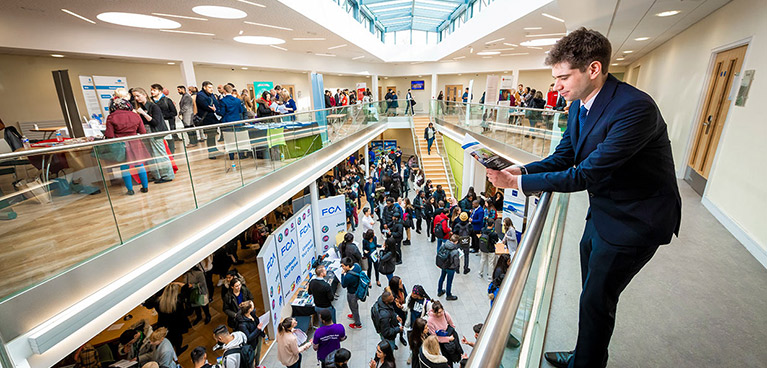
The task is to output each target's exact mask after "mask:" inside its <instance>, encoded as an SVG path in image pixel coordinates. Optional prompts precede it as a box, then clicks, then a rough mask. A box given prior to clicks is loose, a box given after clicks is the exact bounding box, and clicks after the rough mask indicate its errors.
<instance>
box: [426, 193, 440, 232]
mask: <svg viewBox="0 0 767 368" xmlns="http://www.w3.org/2000/svg"><path fill="white" fill-rule="evenodd" d="M424 196H425V198H426V202H424V205H423V218H424V220H426V237H427V238H433V235H432V233H433V232H434V215H435V213H436V210H437V206H436V202H434V198H433V197H429V193H424ZM432 241H434V240H432Z"/></svg>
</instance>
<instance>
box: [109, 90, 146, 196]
mask: <svg viewBox="0 0 767 368" xmlns="http://www.w3.org/2000/svg"><path fill="white" fill-rule="evenodd" d="M112 106H113V108H114V112H112V113H110V114H109V116H107V130H106V131H105V132H104V136H105V137H107V138H118V137H128V136H132V135H137V134H146V128H144V122H143V121H142V120H141V118H140V117H139V116H138V114H136V113H135V112H133V106H131V103H130V101H128V100H126V99H123V98H117V99H114V100H113V103H112ZM149 159H151V157H150V155H149V151H147V149H146V146H145V145H144V143H143V142H142V141H141V140H140V139H133V140H129V141H125V162H124V163H123V164H122V165H120V169H122V177H123V182H125V188H126V189H128V193H127V194H128V195H133V194H134V192H133V178H131V173H130V170H129V169H130V166H133V167H134V168H135V169H136V171H137V172H138V177H139V180H140V181H141V192H142V193H146V192H147V191H149V180H148V178H147V175H146V169H144V162H146V161H147V160H149Z"/></svg>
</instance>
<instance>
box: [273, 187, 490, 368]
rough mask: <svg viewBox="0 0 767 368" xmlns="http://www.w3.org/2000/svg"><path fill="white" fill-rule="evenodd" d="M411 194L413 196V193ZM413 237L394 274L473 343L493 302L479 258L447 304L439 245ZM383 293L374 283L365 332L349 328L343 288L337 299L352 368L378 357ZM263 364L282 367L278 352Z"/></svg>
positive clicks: (400, 360) (400, 362)
mask: <svg viewBox="0 0 767 368" xmlns="http://www.w3.org/2000/svg"><path fill="white" fill-rule="evenodd" d="M410 194H411V195H412V194H413V193H412V191H411V193H410ZM354 234H355V240H357V239H361V230H360V229H357V231H355V233H354ZM411 236H412V239H411V242H412V245H410V246H403V247H402V253H403V254H402V259H403V264H402V265H400V266H397V270H396V271H395V272H394V274H395V275H396V276H400V277H401V278H402V281H403V282H404V284H405V287H406V288H408V290H410V289H412V287H413V285H414V284H420V285H422V286H423V287H424V289H425V290H426V292H427V293H428V294H429V296H431V297H432V298H433V299H435V298H436V299H438V300H440V301H441V302H442V303H443V305H444V306H445V309H446V310H447V311H448V313H450V315H451V316H452V318H453V321H454V322H455V323H456V325H457V330H458V333H459V334H460V335H462V336H466V338H467V339H469V340H470V341H473V340H474V339H473V336H474V333H473V331H472V326H474V325H475V324H477V323H482V322H484V320H485V317H486V316H487V313H488V312H489V311H490V301H489V300H488V298H487V285H488V282H487V281H486V280H481V279H479V278H478V277H477V274H476V270H478V269H479V268H478V266H479V256H477V255H474V254H471V255H469V257H470V261H469V262H470V265H469V267H470V268H471V269H472V273H470V274H468V275H464V274H461V275H456V276H455V279H454V280H453V293H454V294H455V295H457V296H458V300H456V301H450V302H448V301H446V300H445V296H442V297H441V298H437V281H438V280H439V275H440V272H439V269H438V268H437V266H435V265H434V261H435V255H436V249H437V248H436V247H437V245H436V242H435V243H430V242H429V240H428V239H427V238H426V232H425V231H422V233H421V234H420V235H419V234H416V232H415V231H412V232H411ZM378 239H382V237H381V236H380V234H378ZM381 279H382V282H381V285H382V286H385V284H386V283H385V282H384V281H385V280H386V277H385V276H383V275H382V276H381ZM382 292H383V288H382V287H381V288H379V287H377V286H375V282H373V289H372V291H371V293H370V296H369V297H368V299H367V301H366V302H364V303H360V315H361V319H362V324H363V328H362V329H361V330H352V331H350V329H349V328H348V324H349V323H350V322H351V321H349V320H348V319H347V318H346V315H347V314H349V313H350V312H349V306H348V304H347V303H346V291H344V290H343V289H341V288H339V293H338V294H339V298H338V299H336V301H335V302H334V305H335V307H336V309H337V310H338V312H337V313H338V321H339V323H342V322H343V323H344V326H345V327H346V333H347V336H348V338H347V340H346V341H344V342H343V343H341V346H342V347H344V348H346V349H349V350H350V351H351V353H352V359H351V361H350V362H349V366H350V367H367V363H368V362H369V361H370V359H371V358H372V357H373V356H374V355H375V354H374V353H375V349H376V344H378V342H379V341H380V338H379V337H378V334H376V332H375V329H374V328H373V324H372V322H371V319H370V307H371V306H372V305H373V303H374V302H375V301H376V300H377V299H378V297H379V296H380V295H381V293H382ZM398 345H399V343H398ZM470 349H471V348H470V347H468V346H464V351H465V352H466V353H467V354H468V353H469V352H470V351H471V350H470ZM409 354H410V350H409V348H408V347H402V346H400V348H399V350H397V351H395V357H396V358H397V366H398V367H407V366H408V365H407V359H408V356H409ZM261 364H263V365H265V366H266V367H269V368H272V367H282V365H281V364H280V362H279V361H278V360H277V350H276V348H273V349H272V350H271V351H269V354H267V356H266V358H265V359H264V361H263V362H262V363H261ZM318 364H319V363H318V362H317V356H316V354H315V352H314V350H312V349H309V350H307V351H305V352H304V353H303V362H302V363H301V366H302V367H315V366H317V365H318Z"/></svg>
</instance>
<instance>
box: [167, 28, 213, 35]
mask: <svg viewBox="0 0 767 368" xmlns="http://www.w3.org/2000/svg"><path fill="white" fill-rule="evenodd" d="M160 32H171V33H183V34H190V35H198V36H215V34H213V33H205V32H190V31H175V30H172V29H161V30H160Z"/></svg>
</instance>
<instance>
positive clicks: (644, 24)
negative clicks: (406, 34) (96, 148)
mask: <svg viewBox="0 0 767 368" xmlns="http://www.w3.org/2000/svg"><path fill="white" fill-rule="evenodd" d="M306 1H313V2H314V1H317V2H322V1H324V2H327V3H328V4H327V5H323V6H336V7H337V5H335V4H334V3H333V2H332V0H306ZM498 1H511V0H496V2H498ZM729 1H730V0H578V1H573V0H558V1H554V2H551V3H549V4H548V5H544V6H543V7H541V8H539V9H537V10H535V11H533V12H532V13H530V14H527V15H525V16H522V17H521V18H519V19H517V20H516V21H513V22H511V23H508V24H506V25H503V26H502V27H500V28H499V29H498V30H497V31H494V32H491V33H490V34H487V35H486V36H484V37H481V38H479V39H477V40H476V41H472V42H470V43H468V44H466V45H464V46H463V47H461V48H460V49H458V50H457V51H455V52H452V53H450V54H449V55H447V56H446V57H444V58H442V59H441V60H439V64H435V63H433V62H429V61H427V62H423V61H420V60H412V61H410V62H398V63H389V65H408V69H409V71H408V72H409V73H410V74H430V73H431V72H432V71H433V70H435V68H434V67H433V66H434V65H440V64H441V63H447V64H455V66H454V67H453V69H457V70H461V68H465V69H466V70H467V71H470V70H471V68H472V67H473V65H474V64H478V65H481V64H483V63H490V62H493V63H495V64H508V65H510V66H509V67H506V66H504V67H501V68H500V70H505V69H514V65H513V64H514V63H515V60H519V58H522V57H524V58H526V59H530V58H535V59H536V60H538V62H536V63H534V64H537V65H538V66H539V67H540V68H543V67H544V66H543V64H542V60H543V58H544V57H545V51H546V50H547V49H548V47H544V48H542V49H533V48H526V47H522V46H508V45H504V43H511V44H516V45H519V44H520V43H521V42H523V41H525V40H531V39H535V38H538V37H526V36H529V35H540V34H561V33H564V32H567V31H568V30H569V31H571V30H573V29H576V28H578V27H580V26H586V27H587V28H593V29H596V30H598V31H600V32H602V33H603V34H605V35H607V36H608V38H609V39H610V41H611V42H612V45H613V49H614V58H616V57H620V56H624V57H625V60H624V61H613V62H615V63H619V64H620V65H627V64H628V63H630V62H631V61H633V60H636V59H637V58H639V57H641V56H642V55H644V54H646V53H648V52H650V51H652V50H653V49H654V48H656V47H658V46H660V45H661V44H662V43H664V42H665V41H667V40H668V39H670V38H671V37H673V36H675V35H676V34H678V33H679V32H681V31H683V30H684V29H686V28H688V27H689V26H691V25H692V24H694V23H695V22H697V21H699V20H700V19H702V18H703V17H705V16H706V15H708V14H710V13H712V12H713V11H715V10H716V9H718V8H719V7H721V6H723V5H725V4H726V3H728V2H729ZM253 2H257V3H260V4H263V5H265V7H258V6H254V5H251V4H248V3H245V2H241V1H238V0H184V1H173V2H171V1H148V0H135V1H118V0H76V1H67V2H60V1H46V0H4V1H2V2H0V14H2V17H13V16H14V15H19V16H23V17H34V18H39V19H40V20H41V21H44V22H53V23H56V24H57V25H64V26H79V27H82V26H87V27H92V29H93V32H99V30H101V29H104V30H109V31H117V32H120V33H122V34H124V35H125V38H124V39H117V40H114V44H113V45H108V47H104V50H105V52H104V54H105V55H108V54H109V52H110V50H111V49H114V48H119V47H120V44H121V43H136V42H138V43H141V42H142V41H143V40H149V39H153V38H162V37H161V36H167V35H169V34H168V33H166V32H160V31H158V30H148V29H139V28H131V27H124V26H118V25H113V24H109V23H104V22H102V21H99V20H98V19H97V18H96V16H97V15H98V14H100V13H102V12H107V11H122V12H138V13H143V14H151V13H165V14H175V15H180V16H189V17H203V16H200V15H199V14H196V13H194V12H192V8H193V7H194V6H197V5H219V6H229V7H233V8H236V9H240V10H242V11H245V12H246V13H247V14H248V16H247V17H246V18H244V19H237V20H226V19H215V18H208V20H206V21H201V20H191V19H179V18H168V19H172V20H174V21H177V22H179V23H180V24H181V28H178V29H177V30H180V31H191V32H205V33H213V34H215V36H200V35H187V34H174V36H176V37H178V39H182V38H183V39H185V40H189V41H191V42H192V43H194V42H196V41H197V40H199V41H200V45H206V44H210V43H211V42H212V43H215V45H217V46H224V48H223V49H226V47H231V48H232V50H236V51H238V52H240V51H242V50H249V51H250V50H252V54H253V60H254V63H255V64H256V65H257V64H258V55H259V53H264V54H266V53H269V54H270V55H271V54H274V53H275V52H278V54H276V55H277V56H278V57H277V59H279V55H284V57H285V58H290V59H294V60H293V61H294V62H295V61H296V60H295V59H296V58H300V57H301V55H306V54H321V53H332V54H334V55H336V57H335V58H328V59H334V60H335V59H339V61H340V59H343V60H346V61H349V60H351V59H352V58H354V57H359V56H364V58H362V59H360V60H355V61H354V62H355V63H374V64H382V63H383V61H382V60H381V59H379V58H377V57H375V56H374V55H373V54H372V53H370V52H368V51H366V50H365V49H364V45H363V47H360V46H358V45H355V44H354V43H352V42H349V41H348V40H347V39H346V38H347V37H349V34H353V33H355V32H366V31H365V30H364V29H363V28H362V26H361V25H360V26H359V28H357V29H355V28H354V27H353V26H351V27H349V30H348V32H347V31H344V32H343V33H340V34H335V33H333V32H331V31H330V30H328V29H327V28H325V27H323V26H321V25H319V24H317V23H315V22H313V21H311V20H310V19H309V18H307V17H305V16H304V15H302V14H300V13H299V12H297V11H295V10H293V9H292V8H290V7H288V6H286V5H284V4H283V3H281V2H280V1H277V0H253ZM314 4H317V3H314ZM61 7H66V8H67V9H69V10H71V11H74V12H76V13H78V14H80V15H82V16H84V17H87V18H89V19H91V20H94V21H95V22H96V24H94V25H90V24H88V23H86V22H85V21H83V20H80V19H77V18H75V17H73V16H71V15H69V14H66V13H64V12H62V11H61ZM665 10H680V11H681V13H680V14H678V15H676V16H672V17H666V18H660V17H657V16H655V14H656V13H659V12H661V11H665ZM542 13H548V14H551V15H554V16H556V17H559V18H562V19H564V20H565V22H564V23H563V22H559V21H557V20H554V19H550V18H547V17H545V16H543V15H542ZM203 18H207V17H203ZM244 21H248V22H256V23H263V24H269V25H275V26H280V27H287V28H291V29H292V30H290V31H289V30H282V29H274V28H267V27H261V26H256V25H250V24H245V23H244ZM471 21H472V20H470V21H469V23H470V22H471ZM526 27H541V29H536V30H525V29H524V28H526ZM241 31H242V35H250V36H269V37H277V38H281V39H284V40H285V41H286V43H284V44H281V45H279V46H280V47H283V48H286V49H287V50H288V51H287V52H284V51H280V50H277V49H274V48H272V47H269V46H258V45H246V44H241V43H238V42H235V41H233V40H232V39H233V38H234V37H235V36H238V35H239V34H240V32H241ZM20 32H24V31H23V30H21V31H20ZM453 36H455V34H454V35H449V36H447V38H446V39H448V40H449V39H450V38H451V37H453ZM50 37H54V38H55V34H51V35H50ZM300 37H311V38H316V37H320V38H325V40H323V41H294V40H293V38H300ZM542 37H552V36H542ZM553 37H561V36H553ZM638 37H649V39H648V40H646V41H635V40H634V39H635V38H638ZM501 38H503V40H501V41H497V42H490V43H488V42H489V41H493V40H497V39H501ZM344 44H345V45H346V46H345V47H341V48H336V49H333V50H328V48H330V47H333V46H338V45H344ZM4 46H6V45H0V47H4ZM30 48H34V46H30ZM470 48H473V49H474V50H473V51H474V52H473V53H471V52H470ZM488 49H489V50H500V51H501V55H494V56H489V57H483V56H479V55H477V52H480V51H483V50H488ZM217 50H222V48H221V47H217ZM629 50H632V51H633V53H631V54H624V53H623V52H624V51H629ZM152 51H154V52H153V54H155V55H157V58H158V59H164V60H175V59H176V58H175V57H174V55H172V54H171V55H169V54H167V53H164V52H163V50H152ZM197 51H198V52H199V53H200V54H204V53H205V52H206V50H205V47H202V46H201V48H200V50H197ZM518 53H527V54H528V55H525V56H514V55H508V56H504V54H518ZM217 57H218V59H219V60H220V59H221V58H222V57H223V58H225V55H217ZM455 58H458V59H455ZM270 60H274V58H272V59H270ZM200 61H204V60H200ZM299 61H300V59H299ZM272 63H273V62H272ZM528 64H529V63H528ZM242 65H245V64H242ZM263 66H264V67H268V68H280V65H271V64H270V65H263ZM293 69H295V68H293ZM310 69H312V67H311V66H310V65H308V66H306V70H310ZM438 69H439V68H438Z"/></svg>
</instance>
